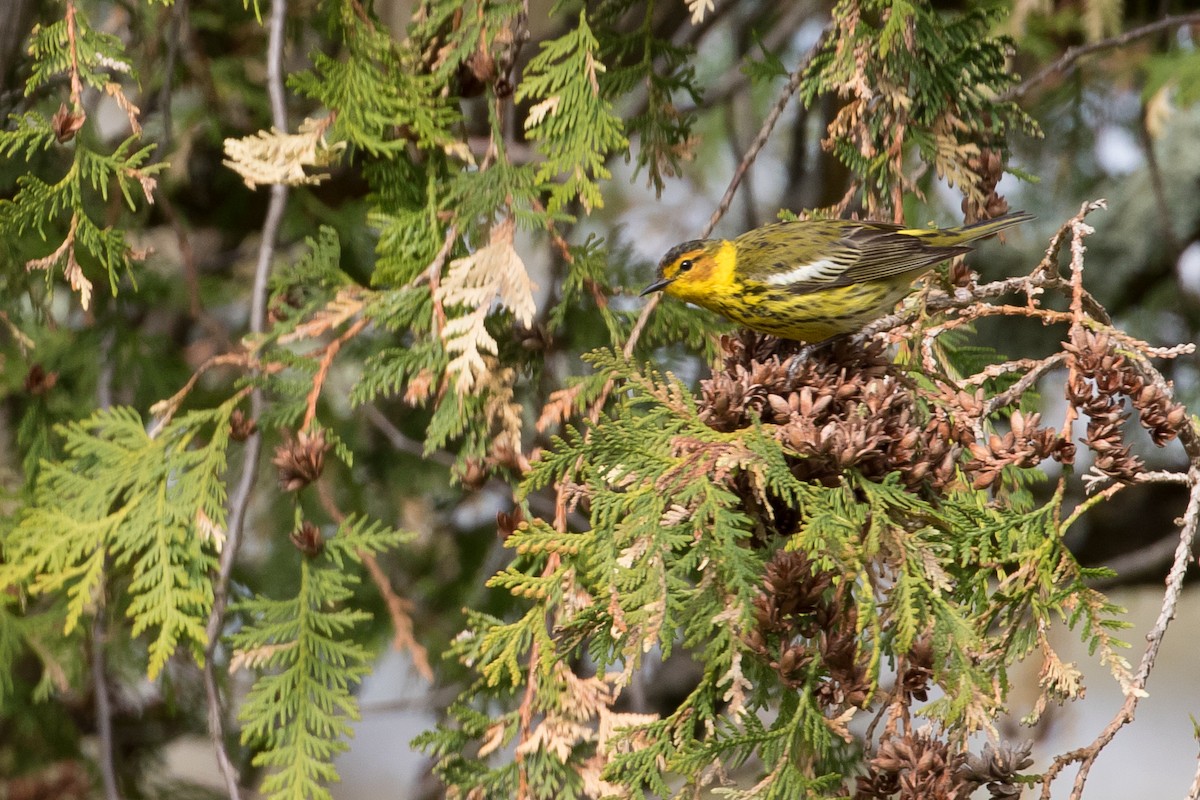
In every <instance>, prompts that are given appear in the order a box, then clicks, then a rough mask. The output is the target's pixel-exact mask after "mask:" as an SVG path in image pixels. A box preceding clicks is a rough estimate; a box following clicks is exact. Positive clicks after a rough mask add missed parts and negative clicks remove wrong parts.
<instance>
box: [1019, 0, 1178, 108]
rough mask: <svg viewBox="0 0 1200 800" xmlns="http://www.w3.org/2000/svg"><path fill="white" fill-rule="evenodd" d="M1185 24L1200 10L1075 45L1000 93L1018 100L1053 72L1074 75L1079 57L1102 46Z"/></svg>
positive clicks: (1109, 48)
mask: <svg viewBox="0 0 1200 800" xmlns="http://www.w3.org/2000/svg"><path fill="white" fill-rule="evenodd" d="M1184 25H1200V12H1193V13H1191V14H1177V15H1175V16H1170V17H1163V18H1162V19H1160V20H1157V21H1155V22H1151V23H1148V24H1146V25H1142V26H1141V27H1138V28H1131V29H1129V30H1127V31H1125V32H1124V33H1121V34H1117V35H1116V36H1111V37H1109V38H1107V39H1101V40H1099V41H1097V42H1092V43H1090V44H1084V45H1079V46H1078V47H1071V48H1068V49H1067V52H1065V53H1063V54H1062V55H1061V56H1059V58H1058V59H1057V60H1055V61H1053V62H1051V63H1050V64H1047V65H1046V66H1044V67H1042V68H1041V69H1040V70H1038V72H1036V73H1035V74H1034V76H1033V77H1032V78H1029V79H1028V80H1025V81H1022V82H1021V83H1020V84H1018V85H1017V86H1015V87H1013V88H1012V89H1009V90H1008V91H1007V92H1005V93H1004V94H1003V95H1001V96H1000V99H1001V100H1016V99H1019V98H1021V97H1024V96H1025V94H1026V93H1027V92H1028V91H1029V90H1030V89H1032V88H1033V87H1034V86H1037V85H1038V84H1039V83H1041V82H1042V81H1044V80H1046V79H1047V78H1049V77H1050V76H1052V75H1057V74H1059V73H1062V75H1063V77H1067V76H1069V75H1071V74H1072V73H1073V72H1074V71H1075V70H1076V68H1077V67H1078V63H1077V62H1078V61H1079V59H1081V58H1083V57H1084V56H1090V55H1091V54H1092V53H1098V52H1100V51H1101V50H1111V49H1112V48H1114V47H1124V46H1125V45H1127V44H1129V43H1130V42H1134V41H1137V40H1138V39H1143V38H1145V37H1147V36H1153V35H1154V34H1156V33H1158V32H1159V31H1164V30H1168V29H1170V28H1178V27H1182V26H1184Z"/></svg>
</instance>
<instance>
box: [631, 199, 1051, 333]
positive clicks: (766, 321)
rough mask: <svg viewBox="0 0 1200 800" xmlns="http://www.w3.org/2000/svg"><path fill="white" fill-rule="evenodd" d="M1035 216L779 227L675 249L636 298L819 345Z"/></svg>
mask: <svg viewBox="0 0 1200 800" xmlns="http://www.w3.org/2000/svg"><path fill="white" fill-rule="evenodd" d="M1031 219H1033V215H1031V214H1027V213H1025V212H1023V211H1014V212H1011V213H1008V214H1005V215H1003V216H999V217H996V218H994V219H989V220H984V221H982V222H976V223H974V224H972V225H963V226H959V227H954V228H909V227H905V226H904V225H899V224H896V223H891V222H873V221H859V220H846V219H822V220H797V221H793V222H776V223H772V224H769V225H763V226H762V227H759V228H754V229H753V230H750V231H747V232H745V233H743V234H742V235H740V236H738V237H737V238H735V239H731V240H730V239H693V240H692V241H688V242H684V243H682V244H679V245H676V246H675V247H673V248H671V249H670V250H669V251H668V252H667V254H666V255H664V256H663V257H662V260H661V261H660V262H659V264H658V270H657V273H656V276H655V281H654V282H653V283H651V284H650V285H649V286H647V287H646V288H645V289H644V290H643V291H642V293H641V296H645V295H647V294H650V293H652V292H659V291H662V292H666V293H667V294H669V295H671V296H672V297H676V298H678V299H680V300H683V301H685V302H688V303H694V304H695V305H698V306H702V307H704V308H707V309H709V310H710V311H715V312H716V313H718V314H720V315H721V316H723V317H726V318H728V319H730V320H732V321H734V322H736V323H738V324H740V325H743V326H745V327H747V328H750V329H752V330H756V331H760V332H762V333H769V334H772V335H774V336H777V337H780V338H783V339H793V340H797V341H802V342H808V343H818V342H823V341H825V340H828V339H830V338H832V337H836V336H840V335H843V334H849V333H854V332H856V331H858V330H859V329H860V328H862V327H863V326H864V325H866V324H867V323H869V322H872V321H874V320H876V319H878V318H880V317H882V316H884V315H886V314H888V313H889V312H891V310H892V309H893V308H894V307H895V305H896V303H897V302H899V301H900V300H901V299H903V298H904V297H905V296H907V295H908V294H909V293H910V292H912V290H913V286H912V284H913V281H915V280H916V279H917V278H919V277H920V276H922V275H924V274H925V273H926V272H928V271H929V270H931V269H933V267H934V266H936V265H937V264H939V263H941V262H943V261H946V260H947V259H950V258H953V257H955V256H958V255H962V254H963V253H967V252H969V251H970V250H972V249H973V248H971V247H970V246H968V243H969V242H973V241H975V240H977V239H982V238H984V237H987V236H992V235H994V234H996V233H999V232H1000V231H1003V230H1006V229H1008V228H1011V227H1013V226H1015V225H1019V224H1021V223H1023V222H1027V221H1029V220H1031Z"/></svg>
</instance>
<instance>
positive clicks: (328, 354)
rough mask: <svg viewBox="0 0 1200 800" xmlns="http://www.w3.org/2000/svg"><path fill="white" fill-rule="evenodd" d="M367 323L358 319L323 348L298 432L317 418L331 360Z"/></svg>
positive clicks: (305, 428) (360, 318)
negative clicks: (318, 406)
mask: <svg viewBox="0 0 1200 800" xmlns="http://www.w3.org/2000/svg"><path fill="white" fill-rule="evenodd" d="M369 321H370V320H368V319H367V318H366V317H359V318H358V319H356V320H355V321H354V324H353V325H351V326H350V327H349V328H347V329H346V331H345V333H343V334H342V335H341V336H339V337H337V338H336V339H334V340H333V341H332V342H330V343H329V344H327V345H326V346H325V348H324V352H323V353H322V354H321V361H320V364H318V366H317V374H316V375H315V376H314V377H313V385H312V388H311V389H309V391H308V398H307V399H306V401H305V411H304V422H302V423H301V424H300V430H302V431H303V430H307V429H308V428H309V426H311V425H312V423H313V421H314V420H315V419H316V418H317V401H318V400H320V398H321V389H322V388H324V386H325V379H326V378H327V377H328V375H329V368H330V367H331V366H332V365H333V359H334V358H336V357H337V354H338V351H339V350H341V349H342V345H344V344H345V343H346V342H348V341H350V340H351V339H353V338H354V337H355V336H358V334H360V333H362V331H363V329H364V328H366V327H367V323H368V322H369Z"/></svg>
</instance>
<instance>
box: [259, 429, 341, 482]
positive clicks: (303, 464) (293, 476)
mask: <svg viewBox="0 0 1200 800" xmlns="http://www.w3.org/2000/svg"><path fill="white" fill-rule="evenodd" d="M328 449H329V445H328V444H326V443H325V432H324V431H321V430H318V431H317V432H316V433H308V432H307V431H300V433H298V434H296V438H295V439H293V438H292V437H291V436H290V435H286V434H285V438H284V441H283V444H281V445H279V446H278V447H276V448H275V457H274V458H272V459H271V463H272V464H274V465H275V468H276V470H278V473H279V488H281V489H283V491H285V492H297V491H299V490H301V489H303V488H304V487H305V486H308V485H309V484H310V483H312V482H313V481H315V480H316V479H317V478H319V477H321V471H322V470H323V469H324V468H325V451H326V450H328Z"/></svg>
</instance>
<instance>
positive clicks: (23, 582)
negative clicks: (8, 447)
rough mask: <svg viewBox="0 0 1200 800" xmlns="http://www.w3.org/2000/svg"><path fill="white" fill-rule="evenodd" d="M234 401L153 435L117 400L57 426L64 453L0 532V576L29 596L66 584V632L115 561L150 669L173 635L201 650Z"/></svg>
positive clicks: (155, 668)
mask: <svg viewBox="0 0 1200 800" xmlns="http://www.w3.org/2000/svg"><path fill="white" fill-rule="evenodd" d="M235 405H236V403H235V402H234V401H230V402H227V403H225V404H224V405H223V406H221V407H219V408H217V409H214V410H211V411H193V412H189V413H188V414H185V415H182V416H180V417H178V418H176V419H174V420H172V421H171V422H169V423H168V424H167V425H166V426H165V427H164V428H163V429H162V430H159V431H156V432H155V433H154V435H151V433H149V432H148V431H147V428H146V424H145V423H144V422H143V421H142V418H141V416H140V415H139V414H138V413H137V412H136V411H134V410H133V409H130V408H125V407H114V408H112V409H108V410H102V411H98V412H96V413H95V414H93V415H92V416H91V417H89V418H88V419H86V420H82V421H79V422H73V423H70V424H68V425H65V426H61V427H60V428H58V432H59V434H60V435H61V436H62V437H63V439H64V442H63V450H64V453H65V456H64V458H63V459H62V460H61V461H57V462H49V463H45V464H43V465H42V470H41V472H40V473H39V476H38V480H37V484H36V485H35V486H34V494H33V500H32V502H31V503H30V504H29V505H28V506H27V507H26V508H25V509H24V510H23V512H22V514H21V516H20V518H19V520H18V523H17V525H16V527H15V528H14V529H13V530H12V531H11V533H9V534H8V536H7V537H6V538H5V540H4V543H3V545H4V556H5V558H4V564H3V565H2V566H0V580H2V581H3V582H4V583H5V585H13V586H18V587H22V588H23V589H24V590H25V591H28V592H29V593H30V594H34V595H39V594H53V593H56V592H60V591H61V592H64V593H65V594H66V597H67V600H68V602H67V614H66V619H65V623H64V627H63V632H64V633H70V632H71V631H72V629H74V628H75V626H76V625H77V624H78V623H79V620H80V617H81V616H82V615H83V614H85V613H88V612H89V611H90V609H91V606H92V603H93V598H94V597H95V595H96V593H97V592H100V591H102V586H101V580H102V577H103V574H104V569H105V563H106V561H108V562H111V565H112V567H113V568H114V569H116V570H120V571H122V572H127V573H128V575H129V578H130V584H129V588H128V592H129V604H128V609H127V611H126V613H127V614H128V616H129V617H131V618H132V621H133V628H132V633H133V635H135V636H137V635H139V634H141V633H143V632H145V631H147V630H149V631H151V632H152V633H153V635H152V638H151V641H150V645H149V647H150V651H149V662H148V665H147V673H148V675H149V676H150V677H151V678H153V677H155V676H156V675H157V674H158V672H159V671H160V670H161V669H162V667H163V666H164V665H165V664H166V662H167V660H168V659H169V658H170V657H171V656H172V655H174V653H175V652H176V650H177V648H178V647H179V645H181V644H185V643H186V645H187V646H188V647H189V648H190V649H191V651H192V655H193V656H194V657H195V658H196V659H197V660H199V659H201V658H202V656H203V650H204V646H205V644H206V643H207V636H206V634H205V630H204V627H205V623H206V622H207V617H208V611H209V607H210V606H211V604H212V585H211V582H210V580H209V573H210V571H211V570H212V569H213V568H215V566H216V554H217V553H218V552H219V550H220V546H221V543H222V539H223V537H224V528H225V482H224V476H225V469H226V450H227V449H228V446H229V417H230V415H231V414H232V412H233V409H234V407H235ZM202 434H204V435H207V437H208V439H207V441H200V437H201V435H202Z"/></svg>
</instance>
